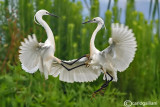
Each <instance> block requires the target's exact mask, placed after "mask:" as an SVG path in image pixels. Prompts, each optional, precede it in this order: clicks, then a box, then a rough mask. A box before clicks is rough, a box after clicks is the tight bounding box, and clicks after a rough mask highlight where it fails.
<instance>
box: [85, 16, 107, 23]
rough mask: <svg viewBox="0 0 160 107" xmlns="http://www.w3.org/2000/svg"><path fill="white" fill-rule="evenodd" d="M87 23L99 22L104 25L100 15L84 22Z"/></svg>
mask: <svg viewBox="0 0 160 107" xmlns="http://www.w3.org/2000/svg"><path fill="white" fill-rule="evenodd" d="M86 23H98V24H102V25H104V21H103V20H102V18H100V17H95V18H93V19H92V20H89V21H87V22H83V23H82V24H86Z"/></svg>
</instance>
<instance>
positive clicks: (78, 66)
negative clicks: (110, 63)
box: [61, 64, 86, 71]
mask: <svg viewBox="0 0 160 107" xmlns="http://www.w3.org/2000/svg"><path fill="white" fill-rule="evenodd" d="M61 65H62V66H63V67H64V68H65V69H66V70H67V71H71V70H73V69H76V68H78V67H81V66H83V65H86V64H81V65H78V66H75V67H73V68H70V69H69V68H67V67H66V66H65V65H63V64H61Z"/></svg>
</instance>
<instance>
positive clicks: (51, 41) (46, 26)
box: [37, 17, 55, 47]
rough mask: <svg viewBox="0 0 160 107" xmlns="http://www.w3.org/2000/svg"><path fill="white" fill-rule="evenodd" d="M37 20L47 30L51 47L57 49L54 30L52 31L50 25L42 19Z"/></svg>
mask: <svg viewBox="0 0 160 107" xmlns="http://www.w3.org/2000/svg"><path fill="white" fill-rule="evenodd" d="M37 20H38V22H39V23H40V24H41V25H42V26H43V27H44V29H45V30H46V33H47V37H48V38H47V41H49V42H50V43H51V45H53V46H54V47H55V40H54V36H53V33H52V30H51V29H50V27H49V26H48V24H47V23H46V22H45V21H44V20H43V19H42V17H40V18H37Z"/></svg>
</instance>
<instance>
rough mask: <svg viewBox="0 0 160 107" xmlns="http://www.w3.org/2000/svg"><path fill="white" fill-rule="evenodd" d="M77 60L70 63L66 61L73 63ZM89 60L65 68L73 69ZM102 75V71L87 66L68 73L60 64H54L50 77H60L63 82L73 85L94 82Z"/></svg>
mask: <svg viewBox="0 0 160 107" xmlns="http://www.w3.org/2000/svg"><path fill="white" fill-rule="evenodd" d="M75 60H76V59H74V60H70V61H65V62H68V63H72V62H74V61H75ZM87 60H88V59H87V58H86V57H84V58H82V59H81V60H79V61H77V62H76V63H74V64H73V65H67V64H65V66H66V67H67V68H72V67H75V66H78V65H81V64H84V63H85V61H87ZM100 73H101V71H100V70H97V69H93V68H92V67H86V66H85V65H83V66H81V67H78V68H75V69H73V70H71V71H68V70H66V69H65V68H64V67H63V66H62V65H60V64H58V63H53V64H52V68H51V72H50V74H49V75H52V76H54V77H57V76H59V79H60V80H61V81H65V82H69V83H73V82H91V81H94V80H96V79H97V78H98V77H99V75H100Z"/></svg>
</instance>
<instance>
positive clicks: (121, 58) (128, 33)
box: [83, 17, 137, 81]
mask: <svg viewBox="0 0 160 107" xmlns="http://www.w3.org/2000/svg"><path fill="white" fill-rule="evenodd" d="M85 23H98V26H97V28H96V29H95V31H94V32H93V34H92V37H91V41H90V58H89V59H90V61H89V63H88V65H90V66H91V67H99V68H101V69H102V70H103V73H104V74H105V75H106V77H107V80H110V79H111V77H110V76H109V75H108V74H107V73H106V72H108V73H109V74H110V75H111V76H112V77H113V81H117V71H120V72H122V71H124V70H126V69H127V68H128V66H129V64H130V63H131V62H132V61H133V58H134V56H135V51H136V47H137V44H136V40H135V37H134V34H133V33H132V30H131V29H128V27H127V26H124V25H123V24H118V23H116V24H112V27H111V29H112V35H111V38H109V41H108V42H109V44H110V46H109V47H107V48H106V49H104V50H103V51H99V50H98V49H97V48H96V47H95V45H94V41H95V37H96V34H97V32H98V31H99V30H100V29H101V28H102V26H103V25H104V21H103V20H102V19H101V18H100V17H96V18H94V19H92V20H90V21H87V22H84V23H83V24H85ZM105 75H104V79H106V78H105Z"/></svg>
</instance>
